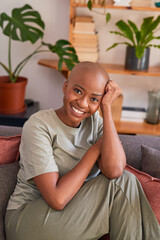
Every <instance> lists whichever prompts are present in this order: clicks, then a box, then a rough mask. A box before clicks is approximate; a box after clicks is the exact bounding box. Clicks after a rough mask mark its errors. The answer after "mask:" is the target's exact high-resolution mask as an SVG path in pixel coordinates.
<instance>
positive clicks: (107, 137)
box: [98, 81, 126, 178]
mask: <svg viewBox="0 0 160 240" xmlns="http://www.w3.org/2000/svg"><path fill="white" fill-rule="evenodd" d="M120 93H121V89H120V88H119V87H118V85H117V84H116V83H115V82H114V81H109V83H108V84H107V87H106V94H105V95H104V97H103V99H102V103H101V109H102V114H103V137H102V151H101V157H100V158H99V159H98V164H99V168H100V169H101V171H102V173H103V174H104V175H105V176H106V177H108V178H117V177H119V176H121V175H122V173H123V169H124V167H125V165H126V157H125V153H124V150H123V147H122V145H121V142H120V140H119V137H118V134H117V131H116V128H115V125H114V122H113V119H112V112H111V105H112V103H113V101H114V100H115V99H116V98H117V97H118V96H119V95H120Z"/></svg>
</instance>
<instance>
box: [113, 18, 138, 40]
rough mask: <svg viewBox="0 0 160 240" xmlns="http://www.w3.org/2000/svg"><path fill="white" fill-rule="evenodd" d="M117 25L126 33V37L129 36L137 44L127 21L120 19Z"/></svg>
mask: <svg viewBox="0 0 160 240" xmlns="http://www.w3.org/2000/svg"><path fill="white" fill-rule="evenodd" d="M116 25H117V27H118V28H119V29H120V30H121V31H122V32H123V33H124V35H125V37H126V38H128V39H129V40H130V41H131V42H132V43H133V44H135V42H134V38H133V32H132V30H131V28H130V26H129V25H128V24H127V23H125V22H124V21H123V20H120V21H118V22H117V23H116Z"/></svg>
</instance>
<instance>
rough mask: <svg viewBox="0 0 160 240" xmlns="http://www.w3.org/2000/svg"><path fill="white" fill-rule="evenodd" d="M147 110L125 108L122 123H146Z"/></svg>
mask: <svg viewBox="0 0 160 240" xmlns="http://www.w3.org/2000/svg"><path fill="white" fill-rule="evenodd" d="M146 115H147V113H146V109H145V108H139V107H123V108H122V113H121V121H127V122H144V120H145V119H146Z"/></svg>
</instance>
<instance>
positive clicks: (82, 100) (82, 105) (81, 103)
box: [77, 96, 88, 108]
mask: <svg viewBox="0 0 160 240" xmlns="http://www.w3.org/2000/svg"><path fill="white" fill-rule="evenodd" d="M77 103H78V106H79V107H80V108H86V107H88V99H87V97H86V96H83V97H81V98H79V99H78V100H77Z"/></svg>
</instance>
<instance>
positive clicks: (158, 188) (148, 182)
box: [125, 165, 160, 224]
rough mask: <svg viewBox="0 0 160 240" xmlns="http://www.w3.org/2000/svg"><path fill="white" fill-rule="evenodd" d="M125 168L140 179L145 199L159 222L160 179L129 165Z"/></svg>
mask: <svg viewBox="0 0 160 240" xmlns="http://www.w3.org/2000/svg"><path fill="white" fill-rule="evenodd" d="M125 170H127V171H129V172H131V173H133V174H134V175H135V176H136V177H137V178H138V180H139V181H140V183H141V185H142V188H143V190H144V192H145V194H146V196H147V199H148V201H149V203H150V205H151V207H152V209H153V211H154V214H155V216H156V218H157V220H158V222H159V224H160V179H158V178H154V177H152V176H150V175H149V174H147V173H144V172H142V171H139V170H137V169H135V168H133V167H131V166H129V165H127V166H126V168H125Z"/></svg>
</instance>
